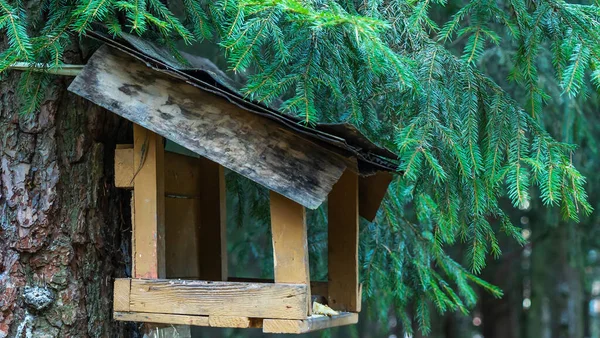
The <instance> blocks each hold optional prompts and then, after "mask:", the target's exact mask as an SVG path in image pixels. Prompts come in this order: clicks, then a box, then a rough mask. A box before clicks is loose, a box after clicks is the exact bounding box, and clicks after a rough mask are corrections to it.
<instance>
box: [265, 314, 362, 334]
mask: <svg viewBox="0 0 600 338" xmlns="http://www.w3.org/2000/svg"><path fill="white" fill-rule="evenodd" d="M357 322H358V313H348V312H346V313H341V314H340V315H338V316H333V317H327V316H311V317H309V318H307V319H304V320H286V319H265V320H263V332H264V333H296V334H300V333H306V332H311V331H316V330H323V329H328V328H332V327H336V326H343V325H352V324H356V323H357Z"/></svg>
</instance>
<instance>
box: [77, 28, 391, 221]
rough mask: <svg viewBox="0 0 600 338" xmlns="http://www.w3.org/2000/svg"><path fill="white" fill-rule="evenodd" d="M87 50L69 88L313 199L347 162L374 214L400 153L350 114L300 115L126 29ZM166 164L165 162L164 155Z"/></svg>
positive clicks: (364, 208) (304, 199)
mask: <svg viewBox="0 0 600 338" xmlns="http://www.w3.org/2000/svg"><path fill="white" fill-rule="evenodd" d="M90 35H91V36H92V37H93V38H95V39H97V40H100V41H102V42H104V43H105V46H102V47H101V48H100V49H98V51H96V52H95V53H94V55H92V57H91V58H90V60H89V61H88V63H87V65H86V66H85V67H84V68H83V70H82V72H81V73H80V74H79V75H78V76H77V77H76V78H75V80H74V81H73V82H72V83H71V85H70V87H69V90H70V91H71V92H73V93H75V94H77V95H79V96H82V97H84V98H86V99H88V100H90V101H92V102H93V103H95V104H97V105H99V106H102V107H104V108H106V109H108V110H110V111H112V112H114V113H116V114H117V115H120V116H122V117H124V118H126V119H128V120H130V121H132V122H134V123H137V124H139V125H141V126H143V127H145V128H147V129H149V130H152V131H154V132H155V133H157V134H159V135H161V136H163V137H165V138H167V139H170V140H172V141H174V142H176V143H178V144H180V145H181V146H183V147H185V148H187V149H189V150H191V151H193V152H195V153H197V154H199V155H201V156H204V157H206V158H208V159H210V160H212V161H214V162H217V163H219V164H221V165H223V166H224V167H226V168H228V169H230V170H233V171H235V172H237V173H239V174H241V175H242V176H245V177H247V178H249V179H251V180H253V181H255V182H257V183H259V184H261V185H263V186H265V187H267V188H268V189H270V190H273V191H275V192H278V193H280V194H282V195H284V196H286V197H287V198H290V199H292V200H294V201H296V202H298V203H300V204H302V205H304V206H305V207H308V208H311V209H314V208H317V207H318V206H319V205H321V204H322V202H324V201H325V200H326V198H327V195H328V194H329V192H330V191H331V189H332V187H333V185H334V184H335V183H336V182H337V181H338V180H339V178H340V177H341V175H342V173H343V172H344V171H345V170H352V171H355V172H357V173H358V174H359V176H360V182H359V190H360V191H359V194H360V196H359V203H360V208H359V209H360V214H361V216H363V217H365V218H367V219H368V220H372V219H373V218H374V216H375V213H376V211H377V209H378V208H379V204H380V203H381V200H382V199H383V197H384V195H385V192H386V190H387V186H388V184H389V183H390V181H391V179H392V175H391V173H392V172H395V170H396V168H397V162H398V158H397V156H396V155H395V154H394V153H392V152H390V151H389V150H387V149H385V148H382V147H379V146H377V145H376V144H374V143H373V142H371V141H370V140H369V139H368V138H367V137H365V136H364V135H362V134H361V133H360V132H359V131H358V130H357V129H356V128H355V127H354V126H352V125H350V124H345V123H344V124H317V125H315V126H313V127H309V126H306V125H303V124H302V123H301V121H300V120H299V119H297V118H295V117H292V116H289V115H286V114H283V113H281V112H279V111H277V110H276V109H274V108H273V107H268V106H266V105H263V104H261V103H257V102H254V101H252V100H249V99H248V98H247V97H244V96H243V95H242V94H241V93H240V90H239V89H240V88H241V85H240V84H238V83H236V82H234V81H232V80H231V79H230V78H229V77H228V76H227V75H226V74H225V73H224V72H223V71H221V70H220V69H219V68H218V67H217V66H215V65H214V64H213V63H212V62H210V61H209V60H207V59H205V58H202V57H199V56H194V55H190V54H187V53H184V52H181V55H182V56H183V57H184V58H185V60H186V61H187V64H185V63H183V62H180V61H179V60H178V59H177V58H175V57H173V56H172V54H171V53H170V52H169V50H168V49H166V48H163V47H161V46H158V45H156V44H154V43H152V42H149V41H146V40H143V39H141V38H138V37H135V36H132V35H128V34H124V35H123V38H122V39H113V38H111V37H108V36H106V35H104V34H102V33H98V32H93V33H91V34H90ZM167 165H168V164H167Z"/></svg>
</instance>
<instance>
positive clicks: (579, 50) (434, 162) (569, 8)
mask: <svg viewBox="0 0 600 338" xmlns="http://www.w3.org/2000/svg"><path fill="white" fill-rule="evenodd" d="M169 5H173V3H171V4H167V3H166V2H165V1H161V0H42V16H41V18H39V19H38V20H32V19H29V18H27V17H26V16H25V14H24V13H25V12H24V10H23V8H22V6H23V4H22V3H21V1H18V0H0V31H1V32H2V33H4V34H6V38H7V41H8V44H7V45H6V48H5V49H4V50H3V51H2V53H1V55H0V72H2V71H5V70H6V69H8V68H9V67H10V66H11V65H12V64H13V63H14V62H17V61H20V62H28V63H30V64H31V65H32V68H36V67H50V68H59V67H61V64H62V55H63V51H64V48H65V46H66V45H67V42H68V41H69V40H70V39H71V38H72V36H83V35H85V33H86V31H88V30H89V29H91V27H92V24H94V23H103V24H104V25H105V26H106V27H107V28H108V30H109V31H110V32H111V33H112V34H115V35H118V34H120V33H121V32H124V31H125V32H133V33H136V34H139V35H143V36H146V37H148V38H151V39H155V40H160V41H163V42H164V43H166V44H169V45H174V44H175V43H176V42H177V41H183V42H185V43H193V42H194V41H199V40H203V39H209V40H210V41H213V42H215V43H218V44H219V45H220V46H221V48H222V50H223V52H224V53H225V55H226V57H227V60H228V64H229V68H230V70H231V71H233V72H240V73H244V74H245V75H246V76H247V83H246V84H245V87H244V93H245V94H246V95H247V96H248V97H249V98H251V99H253V100H256V101H260V102H263V103H265V104H273V103H274V102H275V101H276V100H282V102H283V103H282V104H281V105H280V106H279V109H281V110H282V111H283V112H284V113H288V114H293V115H296V116H299V117H301V118H302V119H303V121H304V123H306V124H309V125H310V124H314V123H316V122H334V121H335V122H340V121H346V122H350V123H353V124H355V125H356V126H357V127H359V128H360V129H361V130H362V131H363V132H364V133H365V134H367V135H368V136H369V137H371V138H372V139H374V140H375V141H377V142H378V143H380V144H382V145H385V146H387V147H388V148H390V149H392V150H394V151H395V152H396V153H397V154H398V155H399V156H400V158H401V161H400V164H399V168H398V169H399V171H401V172H402V175H401V176H400V178H399V179H398V180H397V181H395V182H394V183H393V184H392V186H391V187H390V190H389V192H388V195H387V198H386V200H385V202H384V205H383V207H382V210H381V211H380V214H379V216H378V218H377V221H376V222H374V223H372V224H364V227H363V230H362V232H361V235H362V239H363V241H362V242H361V245H362V250H361V256H362V257H361V261H362V262H363V278H364V282H365V286H366V287H365V291H366V293H367V295H371V294H373V293H374V291H375V290H376V289H386V290H390V294H391V297H387V298H385V297H384V298H382V299H381V302H383V303H384V305H383V306H381V307H380V308H381V309H382V311H383V310H385V311H387V310H386V309H389V307H390V306H392V307H395V308H396V313H397V314H398V316H399V317H400V318H401V319H402V320H403V322H404V327H405V329H406V330H407V331H408V332H410V331H411V327H412V325H411V322H412V320H413V319H412V318H413V317H414V318H415V319H416V321H417V323H419V326H420V328H421V329H422V330H423V331H424V332H427V330H428V327H429V323H428V320H429V315H428V314H429V311H430V307H431V305H432V304H433V305H434V306H435V307H436V308H437V309H438V310H440V311H442V312H443V311H447V310H461V311H463V312H465V313H466V312H467V311H468V308H469V307H470V306H472V305H473V304H474V303H475V301H476V295H475V291H474V290H473V285H480V286H483V287H484V288H486V289H488V290H489V291H490V292H493V293H495V294H497V295H500V291H499V290H497V289H495V288H494V287H493V286H491V285H489V284H487V283H486V282H485V281H483V280H481V279H479V278H478V277H476V275H477V274H478V273H479V272H481V270H482V269H483V268H484V267H485V261H486V258H487V257H488V256H489V255H492V256H495V257H497V256H499V255H501V250H500V247H499V245H498V241H497V239H496V236H497V234H498V233H505V234H507V235H508V236H511V237H514V238H515V239H516V240H517V241H520V242H523V239H522V238H521V236H520V229H519V228H517V227H515V226H514V225H513V224H512V223H511V221H510V219H509V218H508V216H507V214H506V213H505V211H503V210H502V209H501V208H500V201H501V200H502V199H503V198H508V199H509V200H510V201H511V202H512V204H513V205H514V207H519V208H526V207H527V205H528V204H529V200H530V198H531V197H532V192H535V194H539V197H540V198H541V199H542V201H543V202H544V203H545V204H546V205H548V206H550V207H559V208H561V210H562V213H563V215H564V217H565V218H568V219H572V220H578V218H579V217H580V215H586V214H589V213H590V212H591V206H590V205H589V204H588V202H587V196H586V192H585V190H584V184H585V179H584V177H582V175H581V174H580V173H579V172H578V171H577V169H576V168H575V167H574V166H573V164H572V161H571V158H572V154H573V152H574V151H575V147H574V146H573V145H570V144H565V143H561V142H558V141H556V140H555V139H554V138H553V137H552V136H551V135H550V134H549V133H548V132H547V131H546V130H545V129H544V128H543V126H542V125H541V123H540V116H541V115H542V114H544V112H543V110H544V109H543V108H544V102H545V101H546V100H547V99H548V98H549V95H548V94H547V93H545V91H544V87H543V85H542V84H541V83H540V80H539V78H538V74H537V65H536V60H537V59H538V58H539V57H540V55H541V53H540V52H541V51H547V52H548V53H545V55H546V54H547V55H551V59H552V65H553V66H554V70H555V73H556V77H557V79H558V81H559V83H560V85H561V87H562V90H563V95H568V96H580V95H585V92H586V91H589V90H596V89H598V87H599V86H600V24H599V22H598V20H599V17H600V7H598V6H596V5H586V4H569V3H566V2H564V1H556V0H537V1H527V0H507V1H489V0H483V1H471V2H463V1H459V2H456V3H454V4H453V6H455V7H456V8H457V11H456V13H455V14H454V15H453V17H451V18H449V19H448V20H445V21H440V20H439V19H435V20H434V18H433V15H432V11H433V9H435V8H440V7H442V6H446V5H447V3H446V0H387V1H384V0H371V1H352V0H350V1H345V0H338V1H323V0H305V1H301V0H279V1H276V0H265V1H258V0H218V1H199V0H182V1H181V2H180V3H178V4H177V7H178V8H183V13H179V12H178V11H173V10H171V7H169ZM175 13H177V14H175ZM498 27H500V30H499V28H498ZM507 33H508V34H507ZM501 36H503V37H504V36H507V37H508V38H510V39H512V40H513V42H514V44H516V45H517V46H518V49H517V50H518V51H517V53H516V54H515V55H514V56H513V60H512V64H513V69H512V73H511V80H512V81H513V83H516V84H517V85H519V86H521V87H522V89H523V90H524V91H526V92H527V93H528V95H527V97H528V99H527V101H526V102H517V101H515V99H513V98H512V97H511V96H509V95H508V94H507V93H506V92H505V91H504V90H503V88H501V87H500V86H499V85H497V84H496V83H495V82H494V81H492V80H491V78H490V77H488V76H487V75H486V74H485V73H484V72H482V71H481V70H479V69H478V66H477V62H478V61H479V59H480V57H481V56H482V54H483V53H484V52H485V50H486V49H487V48H490V46H493V45H494V44H498V43H499V41H500V39H501ZM453 41H462V42H464V49H463V52H462V54H461V55H455V54H453V53H452V52H451V51H450V50H449V48H448V47H449V45H450V44H452V43H453ZM34 70H35V69H34ZM47 81H49V75H46V74H45V73H43V72H37V71H33V70H32V71H29V72H27V73H25V74H24V75H23V80H22V84H21V90H22V93H23V98H24V99H23V102H24V104H23V112H24V113H30V112H33V111H35V109H36V108H37V106H38V105H39V103H40V102H41V100H42V99H43V88H44V84H45V83H47ZM588 83H591V84H592V85H591V87H590V86H589V85H588ZM588 87H589V88H588ZM459 243H464V245H465V247H466V248H468V249H467V250H466V251H467V254H466V257H450V255H449V254H448V253H447V250H445V248H447V247H449V246H451V245H455V244H459ZM463 259H464V260H463ZM390 271H391V273H390Z"/></svg>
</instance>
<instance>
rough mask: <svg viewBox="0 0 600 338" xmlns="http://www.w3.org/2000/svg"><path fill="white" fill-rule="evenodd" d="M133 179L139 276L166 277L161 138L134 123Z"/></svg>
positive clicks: (135, 244) (136, 267)
mask: <svg viewBox="0 0 600 338" xmlns="http://www.w3.org/2000/svg"><path fill="white" fill-rule="evenodd" d="M133 139H134V142H133V145H134V148H133V165H134V168H137V169H136V170H139V171H137V175H135V177H134V180H133V186H134V189H133V196H134V204H135V219H134V224H133V233H132V237H134V238H135V243H134V247H133V250H132V256H133V261H135V263H134V266H135V271H134V273H133V275H134V276H135V277H138V278H164V277H165V272H166V269H165V193H164V191H165V190H164V189H165V185H164V149H163V138H162V137H161V136H160V135H157V134H155V133H154V132H152V131H150V130H147V129H144V128H143V127H141V126H139V125H135V124H134V126H133Z"/></svg>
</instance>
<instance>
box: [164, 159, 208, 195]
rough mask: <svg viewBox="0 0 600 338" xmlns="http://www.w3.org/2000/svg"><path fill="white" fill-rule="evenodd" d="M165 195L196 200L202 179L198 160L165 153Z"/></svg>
mask: <svg viewBox="0 0 600 338" xmlns="http://www.w3.org/2000/svg"><path fill="white" fill-rule="evenodd" d="M165 163H166V164H167V165H166V166H165V194H166V195H167V196H171V195H173V196H181V197H190V198H197V197H199V196H200V188H201V186H200V180H201V178H202V173H201V168H200V167H199V165H198V159H197V158H195V157H190V156H185V155H181V154H177V153H171V152H165Z"/></svg>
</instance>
